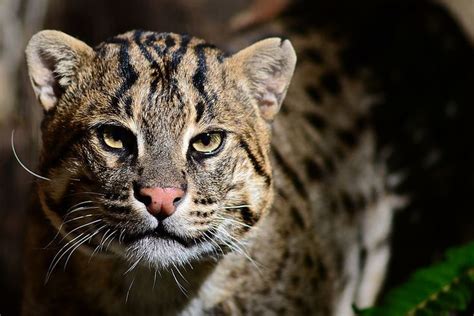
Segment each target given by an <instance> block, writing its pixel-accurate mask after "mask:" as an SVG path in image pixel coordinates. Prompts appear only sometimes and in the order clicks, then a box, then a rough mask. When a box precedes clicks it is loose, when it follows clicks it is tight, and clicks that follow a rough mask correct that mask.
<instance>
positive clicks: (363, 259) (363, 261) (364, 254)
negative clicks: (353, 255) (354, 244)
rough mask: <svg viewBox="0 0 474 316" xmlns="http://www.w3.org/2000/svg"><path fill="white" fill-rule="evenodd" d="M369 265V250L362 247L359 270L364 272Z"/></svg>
mask: <svg viewBox="0 0 474 316" xmlns="http://www.w3.org/2000/svg"><path fill="white" fill-rule="evenodd" d="M366 263H367V248H366V247H361V249H360V252H359V269H360V270H362V269H364V267H365V264H366Z"/></svg>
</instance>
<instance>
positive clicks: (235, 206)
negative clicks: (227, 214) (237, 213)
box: [222, 204, 251, 210]
mask: <svg viewBox="0 0 474 316" xmlns="http://www.w3.org/2000/svg"><path fill="white" fill-rule="evenodd" d="M250 206H251V205H248V204H243V205H231V206H224V207H222V208H223V209H226V210H228V209H235V208H242V207H250Z"/></svg>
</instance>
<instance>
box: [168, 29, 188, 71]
mask: <svg viewBox="0 0 474 316" xmlns="http://www.w3.org/2000/svg"><path fill="white" fill-rule="evenodd" d="M190 41H191V37H190V36H189V35H186V34H183V35H181V43H180V45H179V48H178V49H177V50H176V51H175V52H174V53H173V57H172V58H171V69H170V70H171V71H172V72H174V71H176V69H177V68H178V66H179V64H180V63H181V60H182V59H183V56H184V55H185V54H186V52H187V50H188V45H189V42H190Z"/></svg>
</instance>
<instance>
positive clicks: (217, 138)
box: [191, 132, 222, 154]
mask: <svg viewBox="0 0 474 316" xmlns="http://www.w3.org/2000/svg"><path fill="white" fill-rule="evenodd" d="M221 144H222V133H219V132H212V133H204V134H201V135H198V136H197V137H195V138H194V140H193V141H192V143H191V145H192V146H193V149H194V150H195V151H197V152H199V153H203V154H212V153H213V152H215V151H216V150H217V149H219V147H220V146H221Z"/></svg>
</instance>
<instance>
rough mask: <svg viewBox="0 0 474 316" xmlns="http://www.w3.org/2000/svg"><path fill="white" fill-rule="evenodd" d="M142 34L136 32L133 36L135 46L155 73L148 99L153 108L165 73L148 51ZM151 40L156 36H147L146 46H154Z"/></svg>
mask: <svg viewBox="0 0 474 316" xmlns="http://www.w3.org/2000/svg"><path fill="white" fill-rule="evenodd" d="M142 33H143V32H142V31H135V33H134V34H133V39H134V42H135V44H136V45H137V46H138V48H139V49H140V52H141V54H142V55H143V57H145V59H146V60H147V61H148V62H149V63H150V68H151V69H152V71H153V73H152V75H153V76H154V78H153V80H152V81H151V82H150V88H149V92H148V98H147V100H148V106H151V105H152V101H153V96H154V95H155V92H156V90H157V88H158V83H159V82H160V81H162V80H163V72H162V71H161V68H160V65H158V63H157V62H156V60H155V59H154V58H153V56H152V55H151V54H150V52H149V51H148V49H147V48H146V47H145V45H144V43H143V42H142V41H141V36H142ZM152 35H154V34H152ZM151 39H154V40H156V36H154V37H150V35H149V36H147V38H146V40H145V44H146V45H150V44H153V43H150V40H151ZM153 47H155V46H153Z"/></svg>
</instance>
